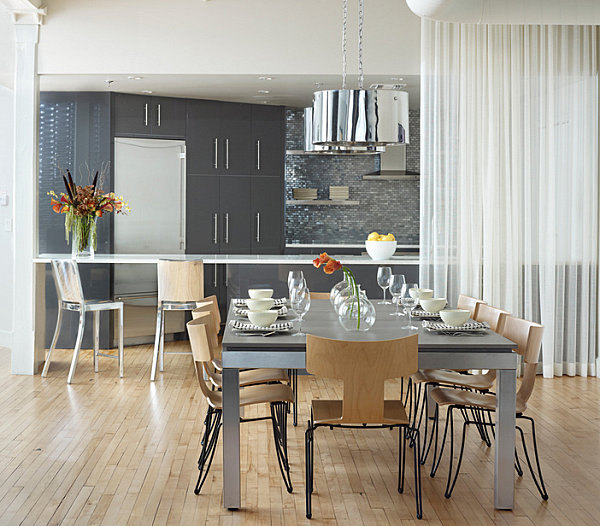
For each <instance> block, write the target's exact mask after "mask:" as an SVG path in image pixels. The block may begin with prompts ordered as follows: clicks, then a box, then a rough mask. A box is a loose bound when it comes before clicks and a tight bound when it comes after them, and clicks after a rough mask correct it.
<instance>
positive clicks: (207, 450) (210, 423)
mask: <svg viewBox="0 0 600 526" xmlns="http://www.w3.org/2000/svg"><path fill="white" fill-rule="evenodd" d="M213 415H214V420H213ZM221 415H222V413H221V410H220V409H213V408H211V407H209V408H208V412H207V414H206V419H205V420H204V423H205V426H206V427H205V430H204V437H203V439H202V451H201V452H200V458H199V459H198V470H199V471H200V474H199V475H198V481H197V482H196V487H195V488H194V493H195V494H196V495H199V494H200V491H201V490H202V486H203V485H204V481H205V480H206V477H207V475H208V472H209V470H210V466H211V464H212V461H213V458H214V456H215V451H216V450H217V442H218V440H219V432H220V430H221Z"/></svg>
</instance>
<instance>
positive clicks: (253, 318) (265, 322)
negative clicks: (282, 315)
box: [248, 310, 277, 327]
mask: <svg viewBox="0 0 600 526" xmlns="http://www.w3.org/2000/svg"><path fill="white" fill-rule="evenodd" d="M248 319H249V320H250V323H254V325H258V326H259V327H268V326H269V325H271V323H275V320H276V319H277V311H276V310H257V311H250V312H248Z"/></svg>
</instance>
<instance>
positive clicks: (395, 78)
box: [390, 77, 404, 80]
mask: <svg viewBox="0 0 600 526" xmlns="http://www.w3.org/2000/svg"><path fill="white" fill-rule="evenodd" d="M390 78H391V79H392V80H404V79H403V78H402V77H390Z"/></svg>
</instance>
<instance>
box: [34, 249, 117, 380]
mask: <svg viewBox="0 0 600 526" xmlns="http://www.w3.org/2000/svg"><path fill="white" fill-rule="evenodd" d="M52 275H53V276H54V284H55V285H56V294H57V295H58V318H57V320H56V329H55V331H54V337H53V338H52V344H51V345H50V350H49V351H48V356H47V358H46V363H45V364H44V370H43V371H42V377H44V378H45V377H46V375H47V374H48V367H49V366H50V360H51V357H52V352H53V351H54V348H55V347H56V343H57V342H58V337H59V335H60V329H61V325H62V314H63V311H64V310H68V311H75V312H79V330H78V332H77V340H76V343H75V348H74V349H73V359H72V361H71V368H70V369H69V376H68V378H67V383H68V384H70V383H72V382H73V376H75V369H76V368H77V358H78V357H79V351H80V350H81V342H82V340H83V331H84V330H85V313H86V312H93V314H94V371H95V372H98V357H99V356H105V357H106V358H117V359H118V360H119V376H120V377H121V378H122V377H123V302H122V301H110V300H86V299H85V298H84V297H83V288H82V286H81V278H80V277H79V268H78V267H77V263H75V262H74V261H72V260H70V259H69V260H58V259H53V260H52ZM103 310H118V311H119V353H118V355H114V354H105V353H101V352H100V351H99V346H100V345H99V344H100V311H103Z"/></svg>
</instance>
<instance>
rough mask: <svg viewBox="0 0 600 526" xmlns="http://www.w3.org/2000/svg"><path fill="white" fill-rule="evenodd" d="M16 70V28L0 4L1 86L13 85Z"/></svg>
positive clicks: (10, 86)
mask: <svg viewBox="0 0 600 526" xmlns="http://www.w3.org/2000/svg"><path fill="white" fill-rule="evenodd" d="M14 70H15V30H14V27H13V23H12V20H11V18H10V15H9V13H8V11H7V10H6V9H5V8H4V7H1V6H0V86H5V87H7V88H12V87H13V85H14V77H15V72H14ZM0 117H1V114H0ZM0 159H1V158H0Z"/></svg>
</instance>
